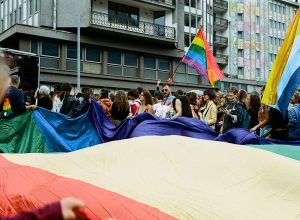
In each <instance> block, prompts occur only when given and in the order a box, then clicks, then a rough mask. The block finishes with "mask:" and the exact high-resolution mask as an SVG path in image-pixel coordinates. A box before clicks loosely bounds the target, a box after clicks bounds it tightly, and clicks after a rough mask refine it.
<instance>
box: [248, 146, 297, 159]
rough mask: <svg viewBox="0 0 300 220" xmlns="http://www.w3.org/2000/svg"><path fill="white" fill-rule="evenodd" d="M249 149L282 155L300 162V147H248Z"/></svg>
mask: <svg viewBox="0 0 300 220" xmlns="http://www.w3.org/2000/svg"><path fill="white" fill-rule="evenodd" d="M248 146H249V147H254V148H258V149H262V150H267V151H271V152H273V153H276V154H280V155H282V156H285V157H289V158H292V159H295V160H300V147H299V146H292V145H279V144H276V145H272V144H269V145H248Z"/></svg>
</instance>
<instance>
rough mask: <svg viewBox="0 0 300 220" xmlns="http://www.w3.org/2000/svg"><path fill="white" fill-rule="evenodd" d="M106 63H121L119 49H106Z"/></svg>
mask: <svg viewBox="0 0 300 220" xmlns="http://www.w3.org/2000/svg"><path fill="white" fill-rule="evenodd" d="M107 62H108V63H112V64H119V65H121V51H119V50H110V51H108V60H107Z"/></svg>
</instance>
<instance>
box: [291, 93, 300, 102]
mask: <svg viewBox="0 0 300 220" xmlns="http://www.w3.org/2000/svg"><path fill="white" fill-rule="evenodd" d="M297 103H300V93H299V92H295V93H294V95H293V96H292V99H291V104H293V105H294V104H297Z"/></svg>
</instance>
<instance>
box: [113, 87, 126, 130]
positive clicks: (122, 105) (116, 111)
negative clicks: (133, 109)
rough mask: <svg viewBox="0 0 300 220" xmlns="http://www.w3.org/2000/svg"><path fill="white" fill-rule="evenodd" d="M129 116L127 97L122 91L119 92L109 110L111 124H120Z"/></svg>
mask: <svg viewBox="0 0 300 220" xmlns="http://www.w3.org/2000/svg"><path fill="white" fill-rule="evenodd" d="M128 115H129V103H128V100H127V96H126V94H125V92H124V91H122V90H120V91H118V92H117V94H116V97H115V100H114V102H113V104H112V108H111V117H112V122H113V123H114V124H115V125H117V126H118V125H119V124H121V122H122V121H123V120H124V119H126V118H127V117H128Z"/></svg>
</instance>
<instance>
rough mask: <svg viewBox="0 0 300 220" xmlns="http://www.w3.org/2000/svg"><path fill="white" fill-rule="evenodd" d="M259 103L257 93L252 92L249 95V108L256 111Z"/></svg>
mask: <svg viewBox="0 0 300 220" xmlns="http://www.w3.org/2000/svg"><path fill="white" fill-rule="evenodd" d="M260 105H261V103H260V98H259V94H257V93H252V94H251V95H250V100H249V109H251V110H253V111H254V112H258V111H259V108H260Z"/></svg>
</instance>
